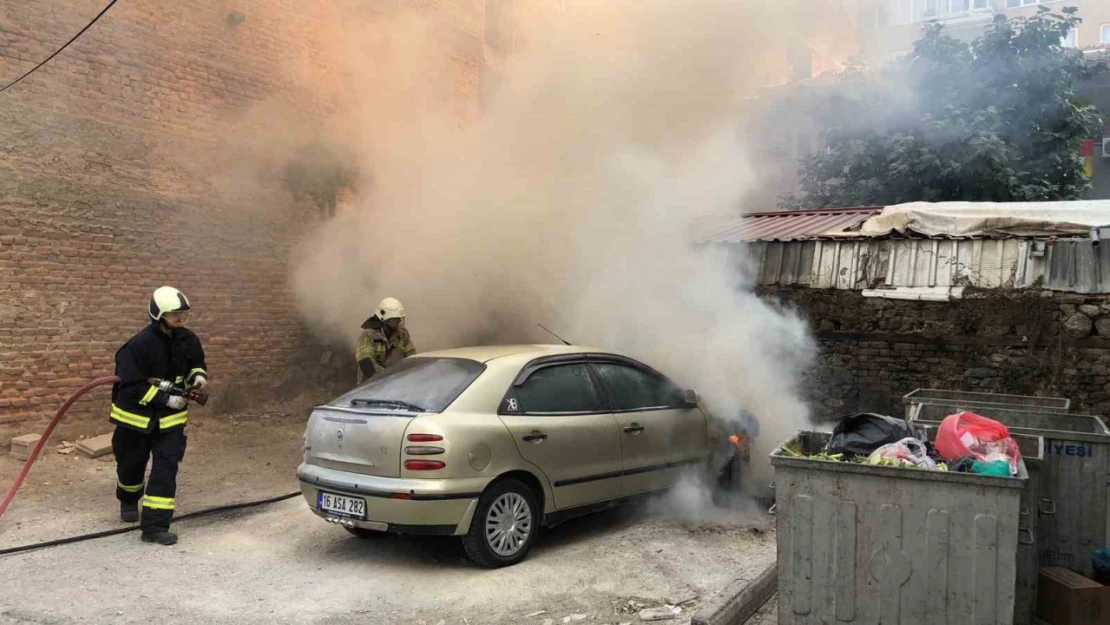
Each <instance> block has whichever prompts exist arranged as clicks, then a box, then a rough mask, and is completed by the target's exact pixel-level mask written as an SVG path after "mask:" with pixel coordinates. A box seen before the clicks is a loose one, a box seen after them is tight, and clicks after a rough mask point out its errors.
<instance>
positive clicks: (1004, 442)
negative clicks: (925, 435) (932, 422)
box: [936, 412, 1021, 475]
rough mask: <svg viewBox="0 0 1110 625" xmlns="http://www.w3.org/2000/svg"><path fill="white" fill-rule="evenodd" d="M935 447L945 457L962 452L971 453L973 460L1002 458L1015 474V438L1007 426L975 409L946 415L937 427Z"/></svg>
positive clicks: (951, 457) (948, 457)
mask: <svg viewBox="0 0 1110 625" xmlns="http://www.w3.org/2000/svg"><path fill="white" fill-rule="evenodd" d="M936 446H937V451H939V452H940V454H941V455H942V456H944V459H945V460H949V461H954V460H958V459H960V458H963V457H964V456H974V457H975V459H976V460H981V461H984V462H994V461H998V460H1005V461H1006V462H1007V463H1009V465H1010V474H1011V475H1017V472H1018V460H1019V459H1020V458H1021V453H1020V452H1019V451H1018V445H1017V441H1015V440H1014V439H1013V438H1011V437H1010V430H1009V429H1008V428H1007V427H1006V426H1005V425H1002V424H1001V423H999V422H998V421H995V420H994V419H990V418H987V417H984V416H982V415H977V414H975V413H974V412H961V413H959V414H954V415H949V416H947V417H945V418H944V421H942V422H941V424H940V428H939V429H938V430H937V440H936Z"/></svg>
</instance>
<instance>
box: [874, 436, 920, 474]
mask: <svg viewBox="0 0 1110 625" xmlns="http://www.w3.org/2000/svg"><path fill="white" fill-rule="evenodd" d="M867 463H868V464H883V465H891V464H892V465H895V466H905V467H921V468H923V469H935V468H937V463H936V462H933V459H932V458H930V457H929V452H928V449H927V448H926V447H925V443H924V442H922V441H920V440H918V439H916V438H903V439H902V440H900V441H898V442H897V443H889V444H886V445H883V446H882V447H880V448H878V449H876V450H875V451H873V452H871V455H870V456H869V457H868V458H867Z"/></svg>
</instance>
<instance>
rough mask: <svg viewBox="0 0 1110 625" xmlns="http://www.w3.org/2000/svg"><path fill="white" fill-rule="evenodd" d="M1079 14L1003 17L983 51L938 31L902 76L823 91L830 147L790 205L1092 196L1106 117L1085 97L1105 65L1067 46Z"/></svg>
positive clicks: (902, 65) (811, 164)
mask: <svg viewBox="0 0 1110 625" xmlns="http://www.w3.org/2000/svg"><path fill="white" fill-rule="evenodd" d="M1076 12H1077V11H1076V9H1075V8H1073V7H1069V8H1066V9H1064V10H1063V13H1062V14H1056V13H1051V12H1050V11H1049V10H1048V9H1047V8H1046V7H1041V10H1040V11H1039V12H1038V13H1037V14H1035V15H1033V16H1031V17H1023V18H1016V19H1014V20H1006V18H1005V17H1003V16H997V17H996V18H995V21H994V23H993V24H992V25H991V26H990V27H989V28H988V29H987V31H986V32H985V33H984V34H983V35H982V36H980V37H979V38H977V39H975V40H974V41H971V42H965V41H960V40H958V39H956V38H953V37H951V36H949V35H947V34H946V33H945V32H944V31H943V29H942V27H940V26H938V25H931V26H929V27H928V28H927V29H926V31H925V34H924V36H923V37H922V39H921V40H920V41H918V42H916V44H915V45H914V50H913V52H912V53H910V54H909V55H907V56H906V57H904V58H903V59H901V60H899V61H898V62H896V63H894V64H893V65H891V66H890V67H888V68H886V69H884V70H881V71H877V72H867V71H866V70H865V69H863V68H862V67H859V66H853V67H850V68H849V69H848V70H847V71H845V72H843V73H842V74H841V75H840V76H839V77H838V79H837V81H836V84H835V85H834V86H832V87H827V88H820V87H819V88H816V93H814V94H812V95H813V97H812V100H811V101H812V102H813V103H814V110H813V112H812V114H813V115H814V118H815V120H816V122H817V124H818V126H819V127H820V128H821V138H822V143H823V144H824V149H822V150H819V151H818V152H817V153H815V154H812V155H810V156H808V157H806V158H804V159H803V160H802V162H801V166H800V174H801V182H800V193H798V194H793V195H791V196H788V197H787V198H785V199H784V201H783V204H784V206H786V207H791V208H800V207H806V208H810V207H824V206H851V205H857V206H862V205H888V204H897V203H901V202H908V201H919V200H921V201H931V202H939V201H952V200H971V201H998V202H1005V201H1035V200H1068V199H1077V198H1080V197H1082V195H1083V193H1084V192H1085V191H1086V190H1087V189H1088V187H1089V186H1090V183H1089V181H1088V179H1087V178H1086V177H1085V176H1084V174H1083V160H1082V158H1081V157H1080V156H1079V146H1080V144H1081V141H1082V140H1083V139H1085V138H1088V137H1092V136H1096V135H1099V134H1101V127H1102V120H1101V119H1100V117H1099V114H1098V111H1097V110H1096V109H1095V108H1094V107H1093V106H1091V105H1090V104H1088V103H1086V102H1084V101H1083V100H1082V99H1081V98H1080V97H1079V95H1078V94H1077V91H1076V89H1077V86H1078V85H1079V84H1080V83H1081V82H1082V81H1086V80H1090V79H1091V78H1093V77H1094V76H1095V75H1096V74H1097V73H1099V72H1101V71H1103V70H1105V66H1100V65H1094V64H1092V63H1089V62H1087V61H1085V60H1084V59H1083V55H1082V53H1081V52H1079V51H1078V50H1071V49H1068V48H1065V47H1064V46H1063V45H1062V39H1063V38H1064V37H1065V36H1066V35H1067V34H1068V32H1069V31H1070V30H1071V29H1072V28H1075V27H1076V26H1077V25H1078V24H1079V23H1080V21H1081V20H1080V18H1079V17H1078V16H1077V15H1076Z"/></svg>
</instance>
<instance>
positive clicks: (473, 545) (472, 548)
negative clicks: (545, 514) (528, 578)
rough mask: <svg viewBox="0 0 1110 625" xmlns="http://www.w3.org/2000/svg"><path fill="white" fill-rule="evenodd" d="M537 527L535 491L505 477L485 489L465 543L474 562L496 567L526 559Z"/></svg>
mask: <svg viewBox="0 0 1110 625" xmlns="http://www.w3.org/2000/svg"><path fill="white" fill-rule="evenodd" d="M538 531H539V510H538V509H537V505H536V495H535V493H533V492H532V489H530V488H528V486H526V485H524V484H523V483H521V482H518V481H517V480H505V481H502V482H497V483H495V484H493V485H492V486H490V487H489V489H487V490H486V492H484V493H482V497H481V498H480V499H479V500H478V509H477V510H476V511H475V512H474V521H473V522H471V524H470V531H469V532H467V533H466V535H465V536H463V537H462V543H463V548H464V549H466V555H467V556H469V557H470V559H471V560H473V561H474V563H475V564H477V565H478V566H482V567H485V568H489V569H495V568H500V567H503V566H512V565H513V564H516V563H518V562H520V561H521V560H523V559H524V558H525V557H526V556H527V555H528V552H529V551H530V550H531V549H532V543H534V542H535V541H536V533H537V532H538Z"/></svg>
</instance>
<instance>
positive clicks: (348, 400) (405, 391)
mask: <svg viewBox="0 0 1110 625" xmlns="http://www.w3.org/2000/svg"><path fill="white" fill-rule="evenodd" d="M485 370H486V366H485V365H484V364H482V363H480V362H476V361H474V360H466V359H463V358H406V359H404V360H402V361H401V362H399V363H397V364H396V365H394V366H392V367H390V368H389V369H386V370H385V371H383V372H382V373H379V374H377V375H375V376H374V377H372V378H370V379H369V380H368V381H367V382H366V383H365V384H363V385H362V386H360V387H358V388H356V389H355V390H353V391H351V392H350V393H347V394H346V395H343V396H341V397H339V398H338V399H336V400H335V401H333V402H332V405H333V406H343V407H365V408H368V409H376V408H377V409H381V408H386V409H400V410H411V411H416V412H443V411H444V410H445V409H446V408H447V407H448V406H450V405H451V402H453V401H455V398H456V397H458V396H459V395H460V394H462V392H463V391H465V390H466V389H467V387H469V386H470V385H471V384H472V383H473V382H474V380H477V379H478V376H480V375H482V372H483V371H485Z"/></svg>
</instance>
